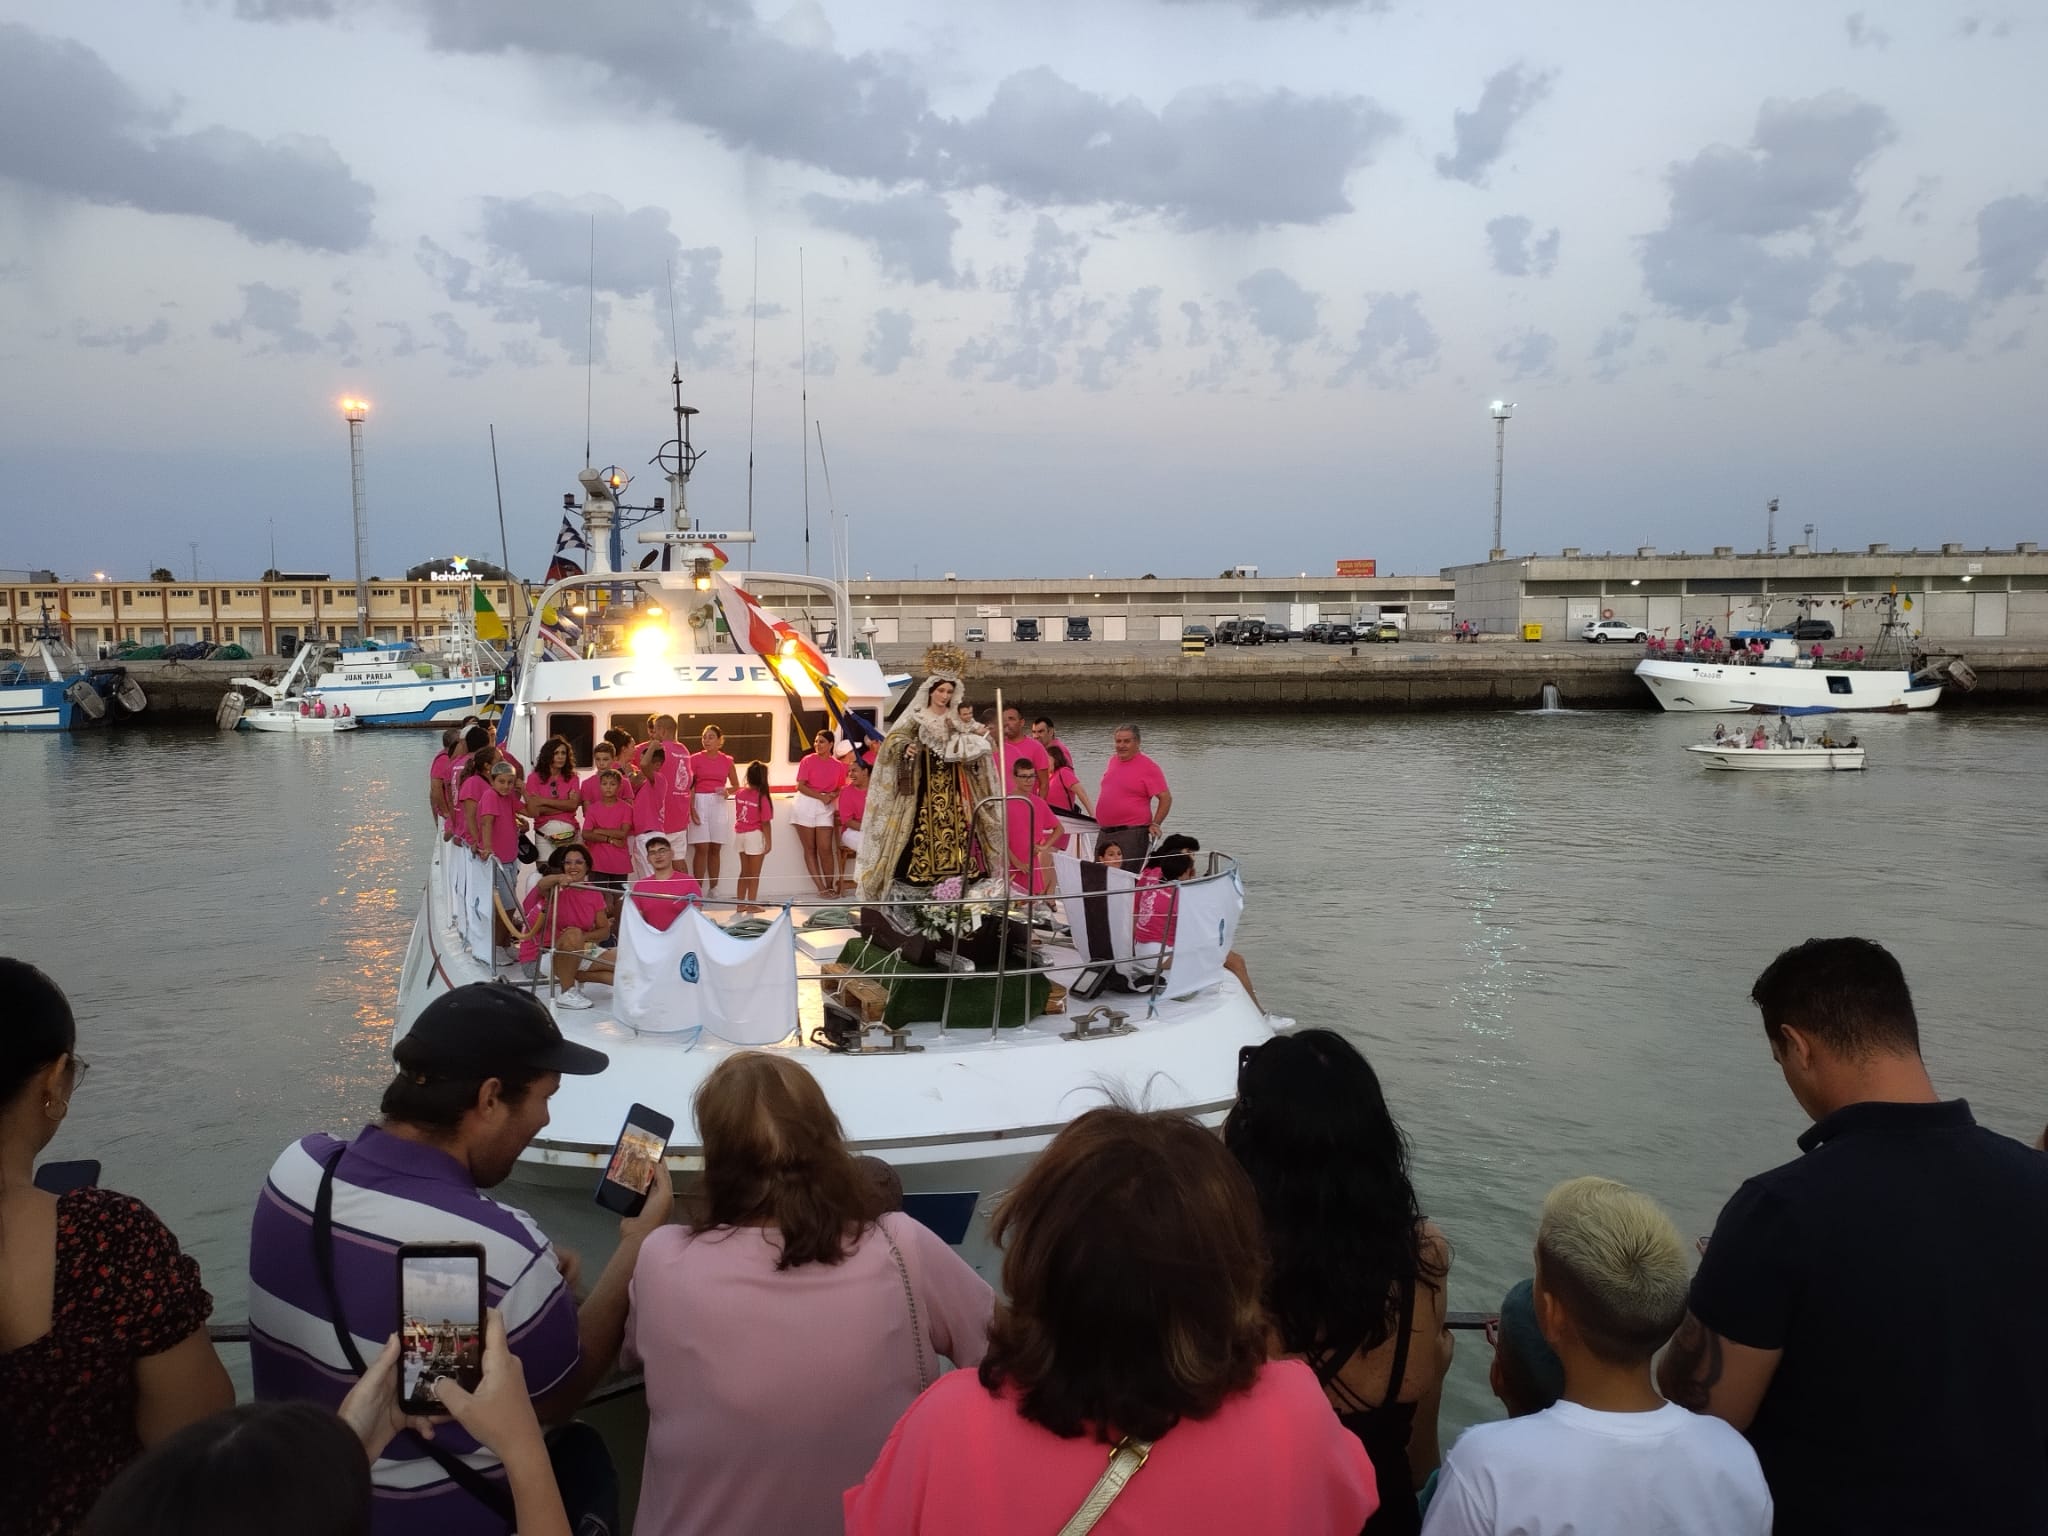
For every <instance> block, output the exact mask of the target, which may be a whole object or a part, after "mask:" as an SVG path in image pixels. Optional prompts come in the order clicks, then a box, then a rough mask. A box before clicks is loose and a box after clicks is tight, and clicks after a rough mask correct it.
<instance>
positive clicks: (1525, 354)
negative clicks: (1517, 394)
mask: <svg viewBox="0 0 2048 1536" xmlns="http://www.w3.org/2000/svg"><path fill="white" fill-rule="evenodd" d="M1493 360H1494V361H1495V362H1497V363H1499V364H1500V365H1501V366H1502V367H1503V368H1505V369H1507V376H1508V378H1510V379H1511V380H1521V379H1529V378H1535V377H1537V376H1539V375H1541V374H1547V373H1549V372H1550V371H1551V368H1552V365H1553V364H1555V363H1556V361H1557V338H1556V337H1555V336H1552V335H1550V334H1548V333H1547V332H1544V331H1539V330H1536V329H1535V328H1533V327H1531V328H1529V329H1526V330H1523V331H1521V332H1520V333H1518V334H1517V335H1514V336H1511V337H1509V338H1508V339H1507V340H1506V341H1504V342H1502V343H1501V344H1500V345H1499V346H1498V347H1496V348H1495V349H1494V353H1493Z"/></svg>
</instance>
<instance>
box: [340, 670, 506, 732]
mask: <svg viewBox="0 0 2048 1536" xmlns="http://www.w3.org/2000/svg"><path fill="white" fill-rule="evenodd" d="M307 696H308V697H310V698H318V699H325V700H326V701H327V707H328V708H329V709H332V708H333V707H334V706H335V705H337V704H346V705H347V706H348V709H349V713H350V714H351V715H352V716H353V717H354V718H355V721H356V723H357V724H358V725H366V726H402V725H418V726H428V725H454V724H456V723H458V722H459V721H461V720H463V719H465V718H467V717H468V716H470V715H473V714H475V713H476V712H477V711H478V710H479V709H481V708H482V707H483V706H484V705H486V704H488V703H489V702H490V700H491V679H490V678H488V677H422V678H415V679H413V680H412V681H410V682H407V681H398V680H394V681H390V682H375V683H352V682H348V681H346V680H345V678H344V677H343V676H342V675H341V674H338V673H328V674H326V675H325V676H323V677H322V678H321V679H320V681H319V683H318V684H316V685H315V686H314V687H312V688H310V689H308V690H307Z"/></svg>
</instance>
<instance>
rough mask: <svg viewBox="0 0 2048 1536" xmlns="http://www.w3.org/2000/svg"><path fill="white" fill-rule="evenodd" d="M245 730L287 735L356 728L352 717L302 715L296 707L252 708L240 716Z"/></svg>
mask: <svg viewBox="0 0 2048 1536" xmlns="http://www.w3.org/2000/svg"><path fill="white" fill-rule="evenodd" d="M241 728H242V729H243V730H245V731H271V732H275V733H277V734H281V735H287V736H332V735H333V734H334V733H335V732H336V731H352V730H354V729H355V728H356V721H355V719H354V717H352V716H349V715H343V716H341V717H339V718H336V717H335V716H333V715H328V716H327V717H325V718H324V719H323V718H322V717H320V716H319V715H302V714H300V713H299V712H298V711H297V710H296V709H252V710H249V711H248V712H247V713H245V714H244V715H243V716H242V726H241Z"/></svg>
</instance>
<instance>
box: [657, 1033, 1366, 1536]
mask: <svg viewBox="0 0 2048 1536" xmlns="http://www.w3.org/2000/svg"><path fill="white" fill-rule="evenodd" d="M695 1110H696V1117H695V1118H696V1122H697V1129H698V1134H699V1136H700V1138H701V1140H702V1143H703V1147H704V1172H703V1176H702V1178H701V1180H700V1181H699V1183H698V1185H697V1189H696V1197H697V1207H696V1213H695V1220H694V1221H693V1223H692V1224H691V1225H689V1226H668V1227H663V1228H662V1229H661V1230H660V1231H658V1232H656V1233H655V1234H654V1235H653V1236H652V1237H649V1238H648V1239H647V1241H646V1243H645V1245H644V1246H643V1247H642V1248H641V1250H640V1257H639V1260H638V1262H637V1263H636V1264H635V1266H634V1269H633V1281H632V1285H631V1287H630V1290H629V1292H628V1295H629V1298H630V1310H629V1312H628V1313H627V1317H626V1339H625V1351H624V1356H623V1359H624V1361H625V1362H626V1363H627V1364H628V1365H634V1364H637V1365H638V1366H639V1367H640V1368H641V1369H642V1370H643V1371H644V1372H645V1373H646V1379H647V1413H648V1426H647V1462H646V1467H645V1470H644V1473H643V1476H642V1481H641V1485H640V1506H639V1512H638V1514H637V1515H636V1516H635V1519H634V1523H633V1524H634V1529H635V1530H636V1531H641V1532H644V1533H647V1536H700V1533H701V1536H726V1533H728V1532H736V1531H760V1532H769V1531H772V1532H775V1533H776V1536H826V1533H828V1532H829V1533H833V1536H836V1533H837V1532H838V1531H839V1530H840V1528H841V1527H840V1518H841V1517H840V1501H841V1495H842V1492H843V1490H845V1489H846V1488H848V1487H850V1486H851V1485H852V1484H854V1483H855V1482H858V1481H859V1479H860V1478H861V1476H862V1475H863V1474H864V1473H866V1471H867V1470H868V1468H869V1467H870V1466H871V1465H872V1464H873V1463H874V1459H875V1453H876V1452H877V1451H879V1450H881V1448H882V1443H883V1441H884V1440H885V1439H887V1438H888V1436H889V1427H890V1425H892V1424H894V1423H895V1422H896V1420H897V1416H898V1415H900V1414H901V1413H902V1412H903V1411H904V1410H905V1409H906V1408H909V1407H910V1406H911V1404H912V1402H913V1400H914V1399H916V1398H917V1395H918V1393H919V1392H921V1391H923V1390H924V1388H925V1387H927V1386H928V1385H930V1383H931V1382H932V1381H933V1380H934V1379H935V1378H937V1376H938V1374H939V1370H940V1357H941V1356H945V1357H946V1358H948V1359H950V1360H952V1361H953V1362H954V1363H955V1364H957V1365H961V1366H970V1367H971V1366H973V1365H976V1364H978V1363H979V1362H980V1360H981V1358H982V1353H983V1350H984V1348H985V1346H986V1341H987V1339H988V1332H989V1323H990V1318H991V1315H992V1314H993V1312H994V1310H995V1295H994V1293H993V1292H992V1291H991V1290H990V1289H989V1287H988V1283H987V1282H986V1281H984V1280H983V1279H982V1278H981V1277H980V1276H979V1275H977V1274H975V1273H974V1271H973V1270H971V1269H969V1268H968V1267H967V1264H966V1263H965V1261H963V1260H962V1259H961V1258H960V1256H959V1255H958V1254H956V1253H955V1252H953V1250H952V1249H951V1248H949V1247H948V1246H947V1245H946V1244H945V1242H944V1241H943V1240H941V1239H940V1238H939V1237H937V1236H936V1235H934V1234H933V1233H932V1232H931V1230H930V1229H929V1228H927V1227H925V1226H923V1225H922V1224H920V1223H919V1222H916V1221H914V1220H912V1219H910V1218H909V1217H907V1216H904V1215H902V1214H900V1213H893V1212H892V1213H883V1212H882V1211H881V1210H880V1205H881V1200H880V1197H879V1191H878V1190H877V1188H876V1185H875V1183H874V1181H873V1180H872V1179H871V1178H870V1177H869V1176H868V1174H867V1173H866V1172H865V1171H864V1170H863V1169H862V1168H861V1166H860V1165H859V1164H858V1163H857V1162H856V1161H855V1160H854V1158H853V1156H852V1154H851V1153H849V1152H848V1151H847V1148H846V1142H845V1138H844V1134H843V1133H842V1132H841V1130H840V1127H839V1121H838V1119H837V1118H836V1117H835V1116H834V1115H833V1113H832V1107H831V1105H829V1104H828V1103H827V1102H826V1101H825V1094H824V1090H822V1089H821V1088H820V1087H819V1086H818V1082H817V1079H816V1078H814V1077H812V1076H811V1074H810V1073H809V1072H807V1071H805V1070H804V1069H803V1068H802V1067H801V1066H799V1065H797V1063H796V1062H794V1061H792V1060H790V1059H789V1058H788V1057H787V1056H783V1055H777V1054H771V1053H768V1052H763V1051H743V1052H740V1053H738V1054H736V1055H733V1056H730V1057H728V1058H727V1059H726V1060H725V1061H723V1062H721V1063H720V1064H719V1065H718V1066H717V1067H716V1068H715V1069H714V1070H713V1071H712V1072H711V1074H710V1076H708V1077H707V1078H705V1079H704V1083H703V1086H702V1087H700V1088H699V1089H698V1090H697V1096H696V1102H695ZM1218 1150H1219V1151H1220V1150H1221V1149H1220V1147H1219V1149H1218ZM1254 1305H1256V1298H1254ZM956 1375H957V1376H958V1377H959V1378H960V1379H961V1380H963V1381H967V1382H968V1383H969V1384H970V1385H971V1384H972V1378H971V1377H968V1376H966V1375H965V1373H964V1372H962V1373H956ZM1318 1407H1320V1400H1318ZM1324 1417H1326V1418H1327V1417H1328V1413H1327V1410H1325V1411H1324ZM1082 1449H1083V1453H1084V1454H1086V1453H1087V1452H1086V1448H1085V1447H1083V1448H1082ZM955 1470H956V1471H957V1470H959V1469H957V1468H956V1469H955ZM964 1481H965V1482H966V1483H968V1484H971V1485H977V1486H972V1487H967V1488H963V1489H962V1490H961V1491H962V1492H963V1493H964V1494H966V1495H967V1496H968V1497H969V1498H975V1499H985V1498H987V1496H988V1493H989V1490H987V1489H986V1488H985V1487H981V1486H978V1484H979V1475H978V1472H977V1473H975V1474H970V1475H969V1476H968V1477H966V1478H965V1479H964ZM1056 1524H1057V1522H1055V1525H1056ZM978 1527H980V1528H993V1527H983V1526H982V1522H981V1521H980V1520H979V1519H978V1518H970V1519H968V1520H966V1521H964V1522H960V1523H956V1524H955V1525H953V1526H952V1527H950V1528H951V1529H953V1530H971V1529H976V1528H978ZM901 1528H902V1529H909V1528H910V1527H908V1526H904V1527H901ZM1052 1528H1053V1527H1047V1529H1052ZM1356 1529H1357V1526H1356V1523H1354V1525H1353V1530H1354V1531H1355V1530H1356Z"/></svg>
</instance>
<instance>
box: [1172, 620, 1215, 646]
mask: <svg viewBox="0 0 2048 1536" xmlns="http://www.w3.org/2000/svg"><path fill="white" fill-rule="evenodd" d="M1180 637H1181V639H1183V640H1199V641H1201V642H1202V648H1203V649H1204V650H1207V649H1208V648H1209V647H1210V646H1212V645H1214V644H1215V643H1216V632H1215V631H1214V630H1212V629H1211V628H1209V626H1208V625H1206V624H1183V625H1182V626H1181V631H1180Z"/></svg>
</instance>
